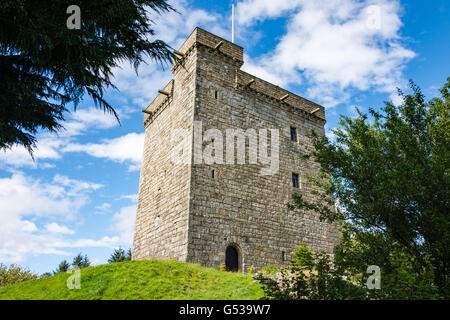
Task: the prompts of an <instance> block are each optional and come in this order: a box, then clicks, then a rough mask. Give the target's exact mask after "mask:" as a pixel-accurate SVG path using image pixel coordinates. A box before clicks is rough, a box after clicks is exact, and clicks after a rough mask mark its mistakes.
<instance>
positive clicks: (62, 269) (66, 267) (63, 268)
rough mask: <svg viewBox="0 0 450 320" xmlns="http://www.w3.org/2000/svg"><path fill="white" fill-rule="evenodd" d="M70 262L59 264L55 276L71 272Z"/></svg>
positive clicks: (64, 261)
mask: <svg viewBox="0 0 450 320" xmlns="http://www.w3.org/2000/svg"><path fill="white" fill-rule="evenodd" d="M69 267H70V265H69V262H67V260H63V261H61V262H60V263H59V265H58V268H57V269H56V270H55V271H53V274H57V273H61V272H67V270H69Z"/></svg>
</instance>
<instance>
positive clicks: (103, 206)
mask: <svg viewBox="0 0 450 320" xmlns="http://www.w3.org/2000/svg"><path fill="white" fill-rule="evenodd" d="M95 209H96V210H97V211H96V212H95V214H105V213H107V212H108V211H109V209H111V204H110V203H106V202H105V203H102V204H101V205H99V206H95Z"/></svg>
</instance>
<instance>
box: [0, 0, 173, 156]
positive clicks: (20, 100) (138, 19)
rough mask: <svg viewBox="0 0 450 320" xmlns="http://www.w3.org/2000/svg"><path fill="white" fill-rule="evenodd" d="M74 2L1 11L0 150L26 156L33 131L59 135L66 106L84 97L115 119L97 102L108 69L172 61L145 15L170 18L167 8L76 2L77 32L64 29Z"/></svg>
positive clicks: (8, 2) (21, 0) (13, 3)
mask: <svg viewBox="0 0 450 320" xmlns="http://www.w3.org/2000/svg"><path fill="white" fill-rule="evenodd" d="M72 4H73V1H69V0H61V1H52V0H41V1H34V0H5V1H2V4H1V5H0V21H1V28H0V75H1V79H0V149H7V148H11V147H12V146H13V145H16V144H17V145H22V146H24V147H25V148H27V149H28V151H29V152H30V154H31V155H32V151H33V149H34V148H35V143H36V137H35V135H36V133H37V132H38V130H40V129H44V130H49V131H50V132H56V131H58V130H60V129H62V128H63V127H62V124H61V123H62V122H63V121H64V114H65V113H66V111H68V109H67V108H66V107H67V105H68V104H69V103H73V104H74V108H75V109H76V106H77V104H78V103H79V102H80V100H81V99H82V97H83V95H84V94H86V93H87V94H88V95H89V96H90V97H91V98H92V99H93V100H94V102H95V104H96V106H98V107H100V108H102V109H103V110H104V111H105V112H110V113H112V114H113V115H114V116H115V117H116V118H117V120H118V121H119V117H118V115H117V113H116V111H115V110H114V108H113V107H112V106H111V105H110V104H109V103H108V102H107V101H105V100H104V98H103V94H104V92H105V90H106V89H107V88H109V87H112V88H115V87H114V85H113V83H112V77H113V74H112V69H113V68H114V67H117V66H118V65H119V64H120V63H121V62H123V61H130V63H132V65H133V66H134V68H135V70H136V72H137V68H138V66H139V64H140V63H141V62H144V57H145V55H147V56H148V57H149V58H150V59H152V60H154V61H157V62H159V63H161V64H164V63H167V62H169V61H170V60H171V59H172V58H173V59H177V58H176V57H175V56H174V55H173V53H172V51H171V48H170V47H169V46H168V45H167V44H165V43H164V42H163V41H161V40H153V39H152V40H150V39H151V38H152V37H153V36H154V30H153V29H152V25H153V22H152V20H151V19H150V16H151V14H155V13H156V14H162V13H166V12H169V11H172V10H174V9H173V8H172V7H171V6H170V5H169V4H167V0H140V1H134V0H100V1H90V0H80V1H77V5H78V6H79V8H80V10H81V28H80V29H69V28H68V27H67V26H66V23H67V19H68V18H69V17H70V15H69V14H67V13H66V11H67V9H68V7H69V6H70V5H72Z"/></svg>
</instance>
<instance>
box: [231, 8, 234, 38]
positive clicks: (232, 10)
mask: <svg viewBox="0 0 450 320" xmlns="http://www.w3.org/2000/svg"><path fill="white" fill-rule="evenodd" d="M231 42H232V43H234V3H233V4H231Z"/></svg>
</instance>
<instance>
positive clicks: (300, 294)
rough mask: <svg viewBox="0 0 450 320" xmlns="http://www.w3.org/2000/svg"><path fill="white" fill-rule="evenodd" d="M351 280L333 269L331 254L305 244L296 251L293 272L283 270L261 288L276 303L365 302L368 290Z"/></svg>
mask: <svg viewBox="0 0 450 320" xmlns="http://www.w3.org/2000/svg"><path fill="white" fill-rule="evenodd" d="M348 278H349V275H348V274H346V273H345V272H344V270H343V269H341V268H338V267H336V266H333V264H332V263H331V260H330V257H329V256H328V255H327V254H325V253H323V252H317V253H316V252H314V251H312V250H310V249H309V248H308V247H306V246H305V245H304V244H302V245H301V246H300V247H298V248H297V249H296V250H295V252H294V254H293V258H292V261H291V266H290V267H289V268H285V269H282V270H281V271H280V273H279V277H278V278H277V279H268V280H267V279H266V280H265V281H263V282H261V284H262V286H263V289H264V292H265V293H266V297H267V298H268V299H275V300H297V299H308V300H346V299H362V298H364V297H365V296H366V290H364V289H361V287H359V286H357V285H354V284H353V283H351V282H350V281H348V280H347V279H348Z"/></svg>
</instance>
